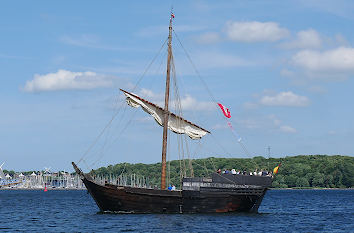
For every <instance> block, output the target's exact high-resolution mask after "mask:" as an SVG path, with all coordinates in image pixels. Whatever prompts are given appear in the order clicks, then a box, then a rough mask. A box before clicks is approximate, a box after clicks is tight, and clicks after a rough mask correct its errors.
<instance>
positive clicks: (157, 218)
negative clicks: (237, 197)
mask: <svg viewBox="0 0 354 233" xmlns="http://www.w3.org/2000/svg"><path fill="white" fill-rule="evenodd" d="M97 211H98V209H97V207H96V205H95V203H94V202H93V200H92V198H91V197H90V196H89V195H88V194H87V192H86V191H60V190H49V191H48V192H43V191H20V190H0V231H1V232H6V231H8V232H14V231H21V232H22V231H26V232H29V231H34V232H40V231H46V232H53V231H55V232H57V231H61V232H100V231H101V232H119V231H122V232H126V231H137V232H238V231H243V232H253V233H254V232H317V231H322V232H354V190H270V191H269V192H268V193H267V195H266V197H265V198H264V200H263V203H262V206H261V208H260V209H259V212H260V213H259V214H203V215H197V214H194V215H179V214H176V215H158V214H147V215H142V214H140V215H132V214H98V213H97Z"/></svg>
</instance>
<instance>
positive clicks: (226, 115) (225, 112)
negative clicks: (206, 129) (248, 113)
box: [218, 103, 231, 118]
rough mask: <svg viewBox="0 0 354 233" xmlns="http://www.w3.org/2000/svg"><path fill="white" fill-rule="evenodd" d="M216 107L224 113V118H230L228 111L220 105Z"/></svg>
mask: <svg viewBox="0 0 354 233" xmlns="http://www.w3.org/2000/svg"><path fill="white" fill-rule="evenodd" d="M218 105H219V107H220V108H221V111H222V112H223V113H224V116H225V117H227V118H231V113H230V110H229V109H228V108H226V107H225V106H224V105H222V104H220V103H218Z"/></svg>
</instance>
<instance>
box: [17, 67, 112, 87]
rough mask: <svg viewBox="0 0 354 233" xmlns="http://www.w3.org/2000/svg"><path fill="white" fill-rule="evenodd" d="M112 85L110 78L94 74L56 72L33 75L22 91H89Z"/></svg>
mask: <svg viewBox="0 0 354 233" xmlns="http://www.w3.org/2000/svg"><path fill="white" fill-rule="evenodd" d="M112 85H113V80H112V77H108V76H105V75H99V74H96V73H94V72H90V71H86V72H72V71H68V70H58V71H57V72H56V73H49V74H44V75H39V74H35V75H34V78H33V79H32V80H30V81H27V82H26V84H25V86H24V87H23V90H24V91H26V92H41V91H58V90H89V89H94V88H100V87H110V86H112Z"/></svg>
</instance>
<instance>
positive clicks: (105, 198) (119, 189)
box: [83, 177, 267, 213]
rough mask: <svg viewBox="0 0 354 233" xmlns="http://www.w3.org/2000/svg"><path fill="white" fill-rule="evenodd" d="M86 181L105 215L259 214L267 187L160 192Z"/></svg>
mask: <svg viewBox="0 0 354 233" xmlns="http://www.w3.org/2000/svg"><path fill="white" fill-rule="evenodd" d="M83 182H84V184H85V186H86V188H87V190H88V191H89V193H90V194H91V196H92V197H93V199H94V200H95V201H96V203H97V206H98V207H99V208H100V210H101V211H102V212H106V211H111V212H118V213H220V212H257V211H258V207H259V205H260V204H261V201H262V199H263V196H264V195H265V193H266V191H267V188H262V187H259V188H242V189H233V190H230V189H210V188H209V189H208V188H205V189H201V190H199V191H194V190H183V191H181V190H178V191H168V190H158V189H146V188H135V187H128V186H117V185H110V184H108V185H99V184H97V183H95V182H93V181H91V180H90V179H87V178H86V177H84V178H83Z"/></svg>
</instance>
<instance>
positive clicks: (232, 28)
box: [226, 21, 289, 42]
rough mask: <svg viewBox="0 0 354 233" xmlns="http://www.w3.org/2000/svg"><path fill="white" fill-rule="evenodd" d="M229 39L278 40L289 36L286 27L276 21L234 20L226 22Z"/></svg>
mask: <svg viewBox="0 0 354 233" xmlns="http://www.w3.org/2000/svg"><path fill="white" fill-rule="evenodd" d="M226 33H227V36H228V37H229V39H231V40H234V41H241V42H262V41H270V42H274V41H278V40H281V39H283V38H285V37H287V36H289V31H288V30H287V29H286V28H281V27H279V25H278V24H277V23H275V22H257V21H251V22H232V21H229V22H227V24H226Z"/></svg>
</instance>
